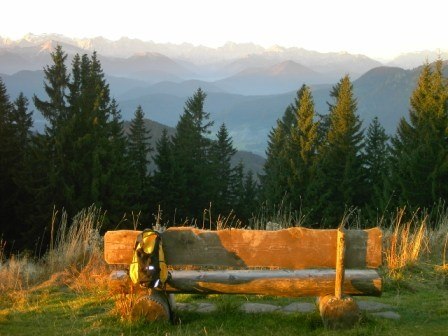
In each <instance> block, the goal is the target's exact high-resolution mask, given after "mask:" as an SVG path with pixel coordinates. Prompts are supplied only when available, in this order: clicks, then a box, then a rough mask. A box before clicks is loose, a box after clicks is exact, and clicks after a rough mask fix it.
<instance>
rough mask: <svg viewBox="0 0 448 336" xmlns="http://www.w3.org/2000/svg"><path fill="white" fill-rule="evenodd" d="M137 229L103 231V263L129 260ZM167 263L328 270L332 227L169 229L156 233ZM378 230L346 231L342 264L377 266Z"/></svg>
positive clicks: (334, 232) (333, 247)
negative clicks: (321, 228) (272, 229)
mask: <svg viewBox="0 0 448 336" xmlns="http://www.w3.org/2000/svg"><path fill="white" fill-rule="evenodd" d="M138 233H139V231H130V230H122V231H109V232H107V233H106V235H105V236H104V244H105V247H104V257H105V260H106V262H108V263H109V264H129V263H130V262H131V260H132V250H133V247H134V242H135V237H136V236H137V234H138ZM162 239H163V245H164V250H165V257H166V261H167V264H168V265H171V266H186V265H192V266H216V267H231V268H232V267H233V268H251V267H277V268H280V269H305V268H334V267H335V264H336V241H337V230H313V229H306V228H289V229H285V230H279V231H260V230H237V229H230V230H220V231H208V230H198V229H194V228H188V227H176V228H170V229H168V230H167V231H165V232H164V233H163V234H162ZM381 239H382V233H381V230H380V229H379V228H374V229H369V230H347V231H346V262H345V263H346V268H377V267H379V266H380V265H381V259H382V255H381V253H382V240H381Z"/></svg>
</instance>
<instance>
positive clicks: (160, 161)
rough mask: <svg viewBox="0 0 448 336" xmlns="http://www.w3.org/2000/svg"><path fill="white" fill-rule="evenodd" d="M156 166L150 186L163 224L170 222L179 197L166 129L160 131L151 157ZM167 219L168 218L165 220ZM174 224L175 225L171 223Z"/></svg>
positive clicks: (170, 144) (176, 176)
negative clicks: (160, 211) (162, 216)
mask: <svg viewBox="0 0 448 336" xmlns="http://www.w3.org/2000/svg"><path fill="white" fill-rule="evenodd" d="M153 160H154V164H155V166H156V169H155V172H154V179H153V183H152V186H153V188H154V194H155V195H154V196H155V197H154V200H155V205H156V206H158V207H160V209H161V210H162V211H163V215H164V216H165V218H163V220H164V222H170V220H171V219H172V218H173V217H171V216H174V214H175V211H176V209H177V208H178V206H179V205H178V203H177V202H178V200H179V199H180V198H181V195H179V194H177V192H178V191H179V189H178V188H177V185H176V183H177V182H178V181H179V180H178V178H179V174H178V171H176V168H177V167H176V166H175V165H176V161H175V160H174V153H173V144H172V142H171V139H170V137H169V136H168V131H167V130H166V128H164V129H163V131H162V136H161V137H160V138H159V140H157V142H156V148H155V155H154V157H153ZM166 217H168V218H166ZM171 224H175V223H171Z"/></svg>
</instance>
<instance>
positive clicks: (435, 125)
mask: <svg viewBox="0 0 448 336" xmlns="http://www.w3.org/2000/svg"><path fill="white" fill-rule="evenodd" d="M442 68H443V62H442V61H441V60H438V61H437V62H436V63H435V65H434V66H432V65H430V64H428V63H427V64H425V65H424V66H423V69H422V71H421V73H420V77H419V79H418V83H417V87H416V88H415V90H414V91H413V93H412V96H411V99H410V105H411V108H410V111H409V121H407V120H406V119H405V118H402V119H401V120H400V123H399V125H398V129H397V133H396V136H395V137H394V138H393V139H392V176H391V182H392V187H393V189H394V191H395V195H397V202H398V204H410V205H411V206H412V207H427V208H428V207H432V206H433V205H434V203H435V202H437V201H438V200H439V199H446V198H447V197H448V186H447V182H448V165H447V162H448V149H447V148H448V140H447V129H448V128H447V127H448V111H447V106H448V105H447V104H448V86H447V83H446V79H445V78H444V77H443V73H442Z"/></svg>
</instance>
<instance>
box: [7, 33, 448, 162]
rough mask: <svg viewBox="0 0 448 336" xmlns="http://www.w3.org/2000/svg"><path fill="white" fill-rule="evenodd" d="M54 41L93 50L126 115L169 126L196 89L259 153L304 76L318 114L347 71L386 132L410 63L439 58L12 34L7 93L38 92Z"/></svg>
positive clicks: (402, 98)
mask: <svg viewBox="0 0 448 336" xmlns="http://www.w3.org/2000/svg"><path fill="white" fill-rule="evenodd" d="M57 44H61V45H62V46H63V48H64V51H66V52H67V53H68V55H69V57H73V55H74V54H75V53H80V54H83V53H91V52H92V51H94V50H96V51H97V52H98V55H99V58H100V60H101V63H102V66H103V69H104V71H105V73H106V74H107V81H108V83H109V84H110V89H111V93H112V95H113V96H114V97H115V98H116V99H117V100H118V102H119V105H120V108H121V111H122V115H123V119H124V120H130V119H131V118H132V116H133V113H134V111H135V109H136V107H137V106H138V105H141V106H142V107H143V110H144V111H145V114H146V117H147V118H148V119H151V120H154V121H156V122H157V123H160V124H163V125H166V126H169V127H174V126H175V125H176V123H177V121H178V117H179V115H180V114H181V113H182V111H183V106H184V103H185V100H186V99H187V98H188V97H189V96H191V95H192V94H193V92H194V91H195V90H196V89H197V88H198V87H201V88H202V89H203V90H204V91H205V92H206V93H207V95H208V96H207V99H206V106H205V108H206V110H207V111H208V112H210V114H211V119H212V120H214V121H215V125H214V129H215V130H216V129H217V128H218V127H219V126H220V125H221V124H222V123H225V124H226V125H227V127H228V129H229V131H230V133H231V136H232V138H233V140H234V144H235V145H236V146H237V148H238V149H240V150H244V151H249V152H253V153H256V154H258V155H264V151H265V147H266V141H267V135H268V133H269V131H270V129H271V128H272V127H273V126H274V125H275V122H276V120H277V119H278V118H280V117H281V116H282V114H283V112H284V110H285V108H286V106H288V104H290V103H291V102H292V101H293V99H294V97H295V94H296V91H297V90H298V89H299V88H300V86H301V85H302V84H304V83H305V84H308V85H310V86H311V87H312V91H313V96H314V100H315V105H316V109H317V112H318V113H320V114H326V113H327V103H326V102H327V101H329V99H330V97H329V91H330V89H331V87H332V85H334V84H335V83H336V82H337V81H338V80H339V79H340V78H341V77H342V76H343V75H345V74H347V73H348V74H350V76H351V78H352V80H353V84H354V92H355V95H356V97H357V99H358V113H359V115H360V116H361V119H362V120H363V121H364V125H365V126H367V125H368V123H369V122H370V120H371V119H372V118H373V117H374V116H378V117H379V120H380V122H381V123H382V124H383V126H384V127H385V128H386V130H387V132H389V133H393V132H394V131H395V128H396V125H397V122H398V120H399V119H400V118H401V117H402V116H404V115H405V114H406V113H407V111H408V108H409V96H410V93H411V91H412V90H413V88H414V87H415V82H416V79H417V77H418V74H419V69H418V68H414V67H415V66H419V65H421V64H423V63H424V62H425V60H426V59H428V60H429V61H432V60H433V59H435V58H437V57H438V56H440V57H443V56H444V55H443V54H441V53H435V52H434V53H432V52H421V53H414V54H406V55H401V56H399V57H397V58H396V59H394V60H392V61H390V62H389V63H387V64H382V63H380V62H379V61H376V60H373V59H370V58H368V57H367V56H363V55H351V54H348V53H318V52H314V51H308V50H304V49H299V48H283V47H279V46H275V47H272V48H269V49H265V48H262V47H260V46H256V45H253V44H234V43H227V44H225V45H224V46H222V47H220V48H217V49H212V48H207V47H203V46H193V45H190V44H182V45H172V44H156V43H153V42H143V41H139V40H132V39H126V38H123V39H120V40H118V41H108V40H106V39H103V38H95V39H84V40H74V39H70V38H67V37H64V36H60V35H43V36H36V35H29V36H26V37H24V38H23V39H22V40H19V41H9V40H6V39H2V38H0V76H1V77H2V79H3V81H4V82H5V84H6V86H7V88H8V92H9V94H10V96H11V97H13V98H14V97H16V96H17V95H18V94H19V92H21V91H23V92H24V94H25V95H26V96H27V97H28V98H30V99H31V97H32V95H33V94H36V95H37V96H39V97H44V96H45V94H44V87H43V70H42V69H43V67H44V66H45V65H46V64H49V63H50V52H51V51H52V50H53V49H54V47H55V46H56V45H57ZM445 56H446V55H445ZM34 113H35V115H34V119H35V127H36V128H37V129H42V126H43V118H42V117H41V116H40V115H39V114H38V112H36V111H35V112H34ZM155 139H157V136H156V134H154V141H155ZM257 170H258V169H257Z"/></svg>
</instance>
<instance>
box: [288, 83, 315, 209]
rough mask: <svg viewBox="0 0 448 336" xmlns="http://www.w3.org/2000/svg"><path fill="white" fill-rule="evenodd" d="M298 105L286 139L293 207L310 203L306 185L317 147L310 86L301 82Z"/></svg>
mask: <svg viewBox="0 0 448 336" xmlns="http://www.w3.org/2000/svg"><path fill="white" fill-rule="evenodd" d="M298 98H299V100H298V103H297V105H298V108H297V111H296V113H295V119H296V122H295V123H294V125H295V126H294V127H292V128H291V136H290V140H289V143H287V148H288V157H289V162H290V166H291V167H290V174H289V177H288V184H289V190H290V193H291V205H292V208H293V209H294V210H299V209H300V208H301V207H309V206H310V204H309V200H308V194H309V190H308V188H309V185H310V181H311V179H312V178H313V176H312V175H313V165H314V160H315V156H316V149H317V140H318V139H317V136H318V134H317V129H318V124H317V123H316V122H315V120H314V119H315V114H316V113H315V110H314V101H313V97H312V94H311V89H310V88H309V87H308V86H306V85H303V86H302V88H301V89H300V91H299V96H298Z"/></svg>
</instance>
